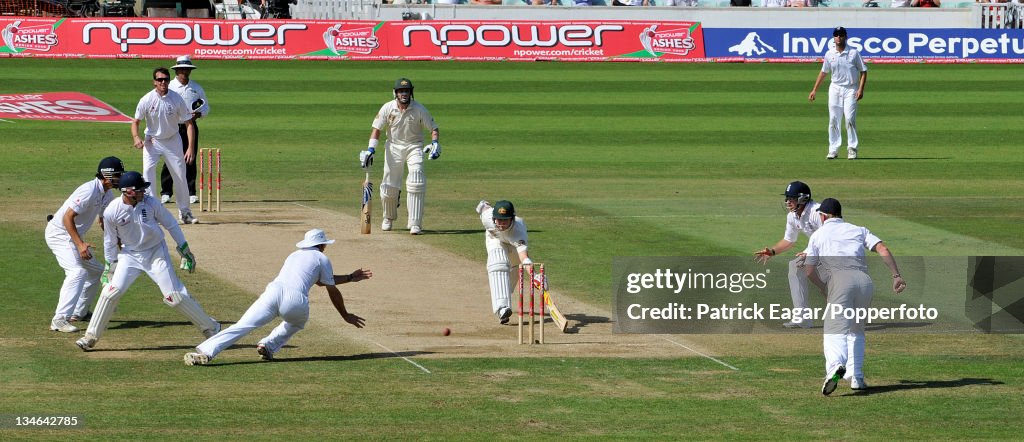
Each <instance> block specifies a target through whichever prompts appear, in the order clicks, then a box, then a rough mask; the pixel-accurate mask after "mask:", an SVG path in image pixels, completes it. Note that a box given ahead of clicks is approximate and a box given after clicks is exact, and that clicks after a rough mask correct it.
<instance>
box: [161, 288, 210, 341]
mask: <svg viewBox="0 0 1024 442" xmlns="http://www.w3.org/2000/svg"><path fill="white" fill-rule="evenodd" d="M164 303H166V304H167V305H169V306H171V307H174V309H175V310H177V311H178V312H179V313H181V314H182V315H184V316H185V317H186V318H188V320H189V321H192V323H193V324H195V326H196V327H199V330H200V331H204V332H205V331H207V330H216V329H217V321H214V320H213V318H211V317H210V315H207V314H206V311H204V310H203V308H202V307H201V306H200V305H199V303H198V302H196V300H195V299H192V297H191V296H188V295H186V294H183V293H178V292H173V293H169V294H167V295H165V296H164Z"/></svg>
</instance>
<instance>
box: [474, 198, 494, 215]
mask: <svg viewBox="0 0 1024 442" xmlns="http://www.w3.org/2000/svg"><path fill="white" fill-rule="evenodd" d="M490 207H491V203H490V202H488V201H487V200H480V203H478V204H477V205H476V213H484V210H487V209H489V208H490Z"/></svg>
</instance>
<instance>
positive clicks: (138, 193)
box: [75, 171, 220, 351]
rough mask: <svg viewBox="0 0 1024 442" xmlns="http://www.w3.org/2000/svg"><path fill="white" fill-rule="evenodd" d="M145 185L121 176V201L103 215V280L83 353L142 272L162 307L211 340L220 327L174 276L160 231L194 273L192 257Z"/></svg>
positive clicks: (136, 178) (130, 175) (181, 235)
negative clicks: (156, 289)
mask: <svg viewBox="0 0 1024 442" xmlns="http://www.w3.org/2000/svg"><path fill="white" fill-rule="evenodd" d="M149 185H150V183H148V182H146V180H144V179H143V178H142V174H140V173H138V172H135V171H129V172H125V173H124V174H123V175H121V181H120V184H119V186H120V188H121V198H118V199H115V200H114V201H111V203H110V205H109V206H107V209H106V210H104V211H103V226H104V229H103V256H104V257H106V258H107V263H106V266H105V269H104V270H103V277H102V279H101V280H102V281H103V283H104V286H103V292H102V293H101V294H100V299H99V301H97V302H96V311H95V312H93V318H92V321H91V322H90V323H89V329H88V330H86V332H85V336H83V337H82V338H81V339H79V340H78V341H77V342H75V345H77V346H78V347H79V348H81V349H82V350H83V351H89V350H92V348H93V347H95V346H96V342H97V341H99V339H100V336H102V335H103V332H104V331H106V329H107V323H108V322H110V316H111V315H113V314H114V310H115V309H117V303H118V301H120V300H121V296H123V295H124V294H125V292H127V291H128V287H131V285H132V283H134V282H135V279H136V278H138V277H139V275H141V274H142V273H146V274H147V275H149V277H150V279H152V280H153V282H155V283H156V285H157V286H158V287H159V288H160V292H161V293H162V294H163V300H164V303H165V304H167V305H168V306H170V307H173V308H174V309H175V310H177V311H178V312H179V313H181V314H182V315H184V316H185V317H186V318H188V319H189V321H192V323H193V324H195V325H196V327H198V328H199V330H200V331H201V332H202V333H203V335H204V336H206V337H210V336H213V335H214V334H216V333H217V332H219V331H220V324H219V323H218V322H217V321H216V320H214V319H213V318H211V317H210V316H209V315H207V314H206V312H205V311H203V308H202V307H201V306H200V305H199V303H197V302H196V301H195V299H192V296H190V295H189V293H188V290H186V289H185V285H184V284H182V282H181V280H180V279H178V275H177V274H175V273H174V264H173V263H172V261H171V255H170V253H169V252H168V250H167V241H166V240H165V239H164V229H167V232H168V233H170V235H171V238H173V239H174V242H176V243H177V244H178V247H177V250H178V254H179V255H181V258H182V260H181V268H182V269H185V270H187V271H188V272H189V273H192V272H194V271H195V269H196V258H195V256H193V255H192V251H191V250H189V247H188V242H186V241H185V234H184V233H182V231H181V227H180V226H178V222H177V221H176V220H175V219H174V215H171V212H168V211H167V209H165V208H164V206H163V205H162V204H160V201H159V200H157V199H156V198H154V197H153V196H151V195H149V194H147V193H146V189H147V188H148V187H149ZM119 246H120V247H119ZM119 249H120V250H119Z"/></svg>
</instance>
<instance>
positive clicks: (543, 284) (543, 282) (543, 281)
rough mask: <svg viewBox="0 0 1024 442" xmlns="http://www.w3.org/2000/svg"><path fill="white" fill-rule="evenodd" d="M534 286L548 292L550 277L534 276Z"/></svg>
mask: <svg viewBox="0 0 1024 442" xmlns="http://www.w3.org/2000/svg"><path fill="white" fill-rule="evenodd" d="M533 286H534V287H536V288H538V289H541V290H544V291H546V290H547V289H548V277H547V276H542V275H533Z"/></svg>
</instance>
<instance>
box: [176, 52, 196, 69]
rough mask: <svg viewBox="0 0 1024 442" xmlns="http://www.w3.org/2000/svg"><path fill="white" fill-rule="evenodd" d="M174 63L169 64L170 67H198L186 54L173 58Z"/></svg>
mask: <svg viewBox="0 0 1024 442" xmlns="http://www.w3.org/2000/svg"><path fill="white" fill-rule="evenodd" d="M174 63H175V64H174V66H171V69H198V68H197V67H196V65H194V64H192V58H191V57H189V56H188V55H182V56H181V57H178V59H177V60H174Z"/></svg>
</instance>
